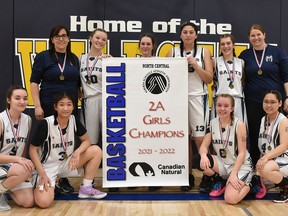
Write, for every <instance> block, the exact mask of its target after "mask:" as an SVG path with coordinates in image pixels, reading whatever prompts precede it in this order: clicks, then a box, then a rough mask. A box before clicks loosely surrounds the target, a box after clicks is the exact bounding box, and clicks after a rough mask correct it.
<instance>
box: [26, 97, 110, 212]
mask: <svg viewBox="0 0 288 216" xmlns="http://www.w3.org/2000/svg"><path fill="white" fill-rule="evenodd" d="M73 101H74V100H73V96H72V95H69V94H67V93H65V92H62V93H60V94H58V95H56V97H55V99H54V108H55V111H56V112H55V115H53V116H49V117H47V118H45V119H43V120H42V121H41V122H40V123H39V126H38V128H37V130H36V132H35V136H34V137H33V139H32V141H31V145H30V157H31V159H32V161H33V163H34V164H35V167H36V170H37V171H38V175H36V177H35V181H36V182H35V183H36V188H35V190H34V197H35V203H36V204H37V205H38V206H39V207H40V208H47V207H49V205H50V204H51V203H52V201H53V200H54V188H55V181H56V178H57V177H60V178H62V177H73V176H82V175H83V171H84V179H83V184H82V185H81V187H80V190H79V196H78V197H79V198H92V199H101V198H103V197H105V196H106V195H107V194H106V193H104V192H101V191H98V190H96V189H94V188H93V187H92V181H93V179H94V177H95V175H96V173H97V170H98V168H99V165H100V162H101V159H102V151H101V149H100V148H99V147H98V146H97V145H91V142H90V139H89V137H88V135H87V132H86V129H85V128H84V126H83V125H82V124H81V123H80V122H79V121H78V120H77V119H75V117H74V116H73V115H71V113H72V111H73V109H74V105H73ZM75 135H76V136H78V137H79V138H80V140H81V144H80V146H79V147H78V148H77V149H76V150H74V146H75Z"/></svg>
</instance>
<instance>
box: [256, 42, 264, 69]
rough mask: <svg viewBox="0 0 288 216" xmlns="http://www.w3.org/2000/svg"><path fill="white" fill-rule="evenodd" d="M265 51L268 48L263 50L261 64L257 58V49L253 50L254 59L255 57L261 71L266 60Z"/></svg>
mask: <svg viewBox="0 0 288 216" xmlns="http://www.w3.org/2000/svg"><path fill="white" fill-rule="evenodd" d="M265 50H266V46H265V47H264V50H263V52H262V56H261V60H260V63H259V61H258V57H257V55H256V52H255V49H254V48H253V53H254V57H255V60H256V63H257V65H258V67H259V70H260V69H261V66H262V64H263V59H264V55H265Z"/></svg>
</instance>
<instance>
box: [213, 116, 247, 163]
mask: <svg viewBox="0 0 288 216" xmlns="http://www.w3.org/2000/svg"><path fill="white" fill-rule="evenodd" d="M238 122H239V118H237V117H234V121H233V124H232V125H230V129H229V125H227V127H226V128H225V131H222V128H221V126H220V122H219V117H216V118H214V119H212V120H211V122H210V132H211V134H212V144H213V148H214V150H215V152H216V154H217V155H218V156H220V157H221V159H222V160H223V162H224V163H225V164H227V165H229V164H231V165H234V164H235V161H236V159H237V156H238V142H237V127H238ZM221 131H222V132H221ZM228 134H229V135H228ZM226 142H228V143H227V145H226V146H225V144H226ZM249 157H250V154H249V152H248V151H247V150H246V154H245V161H246V160H248V159H249Z"/></svg>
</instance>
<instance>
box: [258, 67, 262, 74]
mask: <svg viewBox="0 0 288 216" xmlns="http://www.w3.org/2000/svg"><path fill="white" fill-rule="evenodd" d="M258 74H259V75H260V76H261V75H262V74H263V71H262V70H261V69H260V68H259V70H258Z"/></svg>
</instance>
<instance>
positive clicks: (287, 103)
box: [283, 82, 288, 112]
mask: <svg viewBox="0 0 288 216" xmlns="http://www.w3.org/2000/svg"><path fill="white" fill-rule="evenodd" d="M284 88H285V93H286V98H283V102H284V105H283V110H284V111H285V112H288V100H287V99H288V82H286V83H284Z"/></svg>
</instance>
